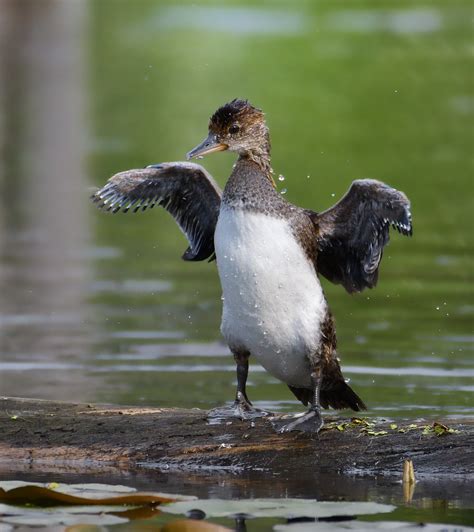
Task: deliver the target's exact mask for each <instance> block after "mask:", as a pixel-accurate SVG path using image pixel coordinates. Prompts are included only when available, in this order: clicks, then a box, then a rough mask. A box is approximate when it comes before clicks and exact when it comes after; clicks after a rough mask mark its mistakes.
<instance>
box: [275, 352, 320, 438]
mask: <svg viewBox="0 0 474 532" xmlns="http://www.w3.org/2000/svg"><path fill="white" fill-rule="evenodd" d="M321 382H322V371H321V363H320V362H319V363H318V364H317V365H316V366H315V367H314V368H313V371H312V372H311V384H312V387H313V397H312V400H311V406H310V407H309V410H308V411H307V412H306V413H305V414H303V415H302V416H299V417H297V418H296V419H295V420H294V421H291V422H290V423H288V424H286V425H283V426H282V427H281V428H279V429H278V432H291V431H293V430H299V431H301V432H312V433H318V432H319V431H320V430H321V428H322V426H323V425H324V421H323V418H322V417H321V404H320V402H319V394H320V391H321Z"/></svg>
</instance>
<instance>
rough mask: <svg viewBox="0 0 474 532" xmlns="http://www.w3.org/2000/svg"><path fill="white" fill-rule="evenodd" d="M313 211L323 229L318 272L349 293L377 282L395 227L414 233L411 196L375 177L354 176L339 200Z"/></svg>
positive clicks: (403, 232)
mask: <svg viewBox="0 0 474 532" xmlns="http://www.w3.org/2000/svg"><path fill="white" fill-rule="evenodd" d="M310 216H311V218H312V220H313V222H314V223H315V225H316V226H317V229H318V232H319V249H318V256H317V259H316V261H317V262H316V266H317V269H318V271H319V273H321V274H322V275H324V277H326V278H327V279H329V280H330V281H332V282H333V283H336V284H342V285H343V286H344V288H345V289H346V290H347V291H348V292H350V293H352V292H360V291H362V290H363V289H364V288H367V287H369V288H372V287H374V286H375V285H376V284H377V278H378V268H379V265H380V261H381V260H382V253H383V248H384V246H385V245H386V244H387V243H388V241H389V234H388V233H389V228H390V226H392V227H393V228H394V229H396V230H397V231H398V232H399V233H402V234H403V235H410V236H411V234H412V224H411V213H410V201H409V200H408V198H407V197H406V196H405V194H404V193H403V192H400V191H398V190H395V189H394V188H391V187H389V186H388V185H386V184H384V183H382V182H380V181H376V180H373V179H361V180H357V181H354V182H353V183H352V185H351V187H350V189H349V190H348V191H347V193H346V195H345V196H344V197H343V198H342V199H341V200H340V201H339V202H338V203H336V205H334V206H333V207H331V208H330V209H328V210H326V211H324V212H322V213H319V214H317V213H311V214H310Z"/></svg>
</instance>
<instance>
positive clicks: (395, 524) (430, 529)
mask: <svg viewBox="0 0 474 532" xmlns="http://www.w3.org/2000/svg"><path fill="white" fill-rule="evenodd" d="M454 529H456V526H455V525H442V524H432V523H426V524H425V523H405V522H400V521H370V522H369V521H358V520H353V521H342V522H338V523H327V522H323V523H295V524H288V525H275V526H274V527H273V530H274V531H275V532H343V531H345V530H361V531H364V532H365V531H366V530H367V531H368V532H370V531H371V530H375V531H377V530H380V531H387V532H388V531H390V530H393V532H416V531H417V530H420V531H423V532H440V530H446V531H447V530H454ZM461 529H462V532H472V531H474V529H473V528H471V527H466V526H462V527H461V528H459V530H461Z"/></svg>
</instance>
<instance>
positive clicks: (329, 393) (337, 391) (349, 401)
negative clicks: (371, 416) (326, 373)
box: [289, 375, 367, 412]
mask: <svg viewBox="0 0 474 532" xmlns="http://www.w3.org/2000/svg"><path fill="white" fill-rule="evenodd" d="M289 388H290V390H291V391H292V392H293V393H294V394H295V396H296V398H297V399H299V400H300V401H301V402H302V403H303V404H304V405H305V406H307V405H308V404H309V403H311V400H312V398H313V391H312V390H309V389H308V388H295V387H293V386H289ZM319 402H320V404H321V406H322V407H323V408H329V407H331V408H334V409H335V410H342V409H344V408H351V409H352V410H355V411H356V412H359V411H360V410H367V406H366V405H365V403H364V401H362V399H361V398H360V397H359V396H358V395H357V394H356V393H355V392H354V390H353V389H352V388H351V387H350V386H349V385H348V384H347V382H346V381H345V380H344V379H343V378H342V375H341V379H338V380H337V381H334V380H331V381H329V382H327V381H326V382H325V379H324V378H323V382H322V386H321V392H320V394H319Z"/></svg>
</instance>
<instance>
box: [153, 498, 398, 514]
mask: <svg viewBox="0 0 474 532" xmlns="http://www.w3.org/2000/svg"><path fill="white" fill-rule="evenodd" d="M196 508H199V509H200V510H202V511H203V512H205V514H206V515H207V517H233V516H234V515H236V514H246V515H248V516H251V517H284V518H291V517H314V518H320V517H333V516H337V515H363V514H378V513H384V512H391V511H392V510H394V509H395V506H391V505H388V504H378V503H374V502H318V501H316V500H312V499H241V500H238V501H232V500H222V499H205V500H197V501H180V502H175V503H171V504H167V505H164V506H163V507H161V510H162V511H163V512H165V513H172V514H186V513H187V512H189V511H190V510H194V509H196Z"/></svg>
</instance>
